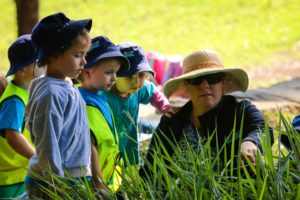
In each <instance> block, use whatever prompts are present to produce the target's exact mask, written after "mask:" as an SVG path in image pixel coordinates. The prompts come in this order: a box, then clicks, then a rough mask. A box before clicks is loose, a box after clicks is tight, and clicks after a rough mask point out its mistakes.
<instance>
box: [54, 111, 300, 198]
mask: <svg viewBox="0 0 300 200" xmlns="http://www.w3.org/2000/svg"><path fill="white" fill-rule="evenodd" d="M268 131H269V130H268V127H266V133H267V134H266V136H263V135H261V138H262V148H263V154H262V155H260V154H259V155H258V156H257V159H256V164H253V163H251V161H250V160H249V159H246V160H244V161H242V160H241V159H240V155H237V156H238V157H237V158H236V156H235V155H234V154H231V155H230V159H229V160H227V159H225V158H223V157H221V156H220V155H221V151H225V152H226V146H220V147H218V148H217V149H216V150H215V151H213V150H212V149H211V148H210V143H211V138H212V137H211V138H209V139H208V140H207V142H206V143H205V144H203V145H201V144H199V149H198V150H196V151H195V149H193V148H191V147H189V148H188V149H187V151H182V149H181V148H180V147H179V146H178V144H176V143H171V142H170V145H171V146H172V148H173V149H174V155H175V157H174V156H170V155H169V154H168V153H167V151H166V149H165V147H164V144H163V143H162V142H161V141H159V142H158V146H159V147H160V148H157V150H156V151H154V153H153V158H154V161H153V162H152V163H148V162H145V166H147V167H148V169H149V171H148V172H149V173H145V174H144V175H145V176H144V178H141V176H140V175H139V171H138V167H137V166H136V167H128V168H125V169H123V173H122V177H123V182H122V185H121V187H120V189H119V191H118V196H119V197H120V196H122V197H123V198H124V199H130V200H131V199H141V200H142V199H153V200H160V199H195V200H196V199H197V200H198V199H241V200H244V199H247V200H248V199H267V200H268V199H270V200H273V199H299V198H300V134H298V133H297V132H295V130H293V129H292V127H291V125H290V122H289V121H288V120H286V118H285V117H284V116H283V115H281V114H280V118H279V127H278V128H276V130H275V131H276V132H277V135H278V137H279V138H280V137H281V135H282V134H286V135H287V136H288V137H289V138H290V142H291V147H292V148H291V150H290V151H288V152H287V153H286V152H282V146H281V145H280V144H279V143H278V142H277V143H275V144H274V145H273V148H277V149H278V153H276V154H275V153H274V152H273V151H272V147H271V142H270V137H269V136H268V135H269V134H268ZM236 133H237V130H236V132H233V133H232V134H233V135H232V136H233V137H234V134H236ZM240 144H241V139H239V140H238V141H236V142H234V143H232V146H231V148H234V146H235V145H238V146H240ZM187 145H189V144H188V143H187ZM213 152H214V153H213ZM225 157H226V153H225ZM174 158H176V159H174ZM234 160H236V161H237V165H235V164H233V161H234ZM56 179H57V180H56ZM54 180H56V181H55V182H56V183H57V184H50V186H51V187H52V189H51V190H50V191H51V193H50V194H51V196H52V198H53V199H74V198H76V199H96V198H100V199H101V198H103V199H117V195H116V194H114V193H112V192H110V191H108V190H102V191H99V190H98V191H97V190H95V189H94V188H92V187H91V186H89V185H88V184H87V183H81V184H79V185H82V187H80V189H75V190H74V185H73V184H72V186H70V184H69V183H70V181H61V180H60V179H58V178H57V177H56V178H55V179H54ZM77 187H78V185H77ZM53 191H57V192H56V193H55V192H53ZM99 195H100V196H99Z"/></svg>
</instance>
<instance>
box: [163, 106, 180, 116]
mask: <svg viewBox="0 0 300 200" xmlns="http://www.w3.org/2000/svg"><path fill="white" fill-rule="evenodd" d="M180 108H181V107H171V108H170V109H169V110H168V111H167V112H166V113H165V114H164V116H166V117H168V118H171V117H172V115H175V114H176V113H177V112H178V111H179V110H180Z"/></svg>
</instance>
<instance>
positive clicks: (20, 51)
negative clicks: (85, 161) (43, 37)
mask: <svg viewBox="0 0 300 200" xmlns="http://www.w3.org/2000/svg"><path fill="white" fill-rule="evenodd" d="M35 49H36V47H35V46H34V44H33V43H32V41H31V36H30V35H23V36H21V37H19V38H18V39H17V40H16V41H15V42H14V43H13V44H12V45H11V46H10V47H9V49H8V59H9V61H10V69H9V71H8V72H7V74H6V76H10V75H14V77H13V79H12V81H11V82H10V83H8V86H7V87H6V89H5V91H4V93H3V95H2V97H1V98H0V163H1V165H0V198H14V197H18V198H21V197H24V195H26V189H25V184H24V179H25V176H26V171H27V170H26V168H27V167H28V165H29V159H30V158H31V157H32V156H33V155H34V154H35V149H34V148H33V147H32V145H31V144H30V142H29V141H30V140H29V137H30V136H29V132H28V131H27V130H26V128H24V110H25V106H26V104H27V101H28V92H27V89H28V86H29V84H30V82H31V81H32V79H33V78H34V77H33V67H34V62H35V60H36V53H35Z"/></svg>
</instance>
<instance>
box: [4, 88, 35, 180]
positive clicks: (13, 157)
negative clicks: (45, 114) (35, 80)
mask: <svg viewBox="0 0 300 200" xmlns="http://www.w3.org/2000/svg"><path fill="white" fill-rule="evenodd" d="M12 97H17V98H19V99H20V100H21V101H22V102H23V103H24V106H25V105H27V102H28V92H27V91H26V90H24V89H22V88H20V87H18V86H16V85H14V84H13V83H8V85H7V88H6V89H5V91H4V93H3V95H2V96H1V98H0V107H1V105H2V103H3V102H4V101H6V100H8V99H9V98H12ZM22 134H23V135H24V136H25V137H26V138H27V139H28V141H30V135H29V131H28V130H27V129H26V128H24V129H23V131H22ZM0 163H1V164H0V185H11V184H15V183H20V182H24V179H25V176H26V172H27V169H26V168H27V167H28V165H29V160H28V159H27V158H25V157H24V156H21V155H20V154H18V153H16V152H15V151H14V150H13V149H12V148H11V147H10V145H9V144H8V142H7V140H6V138H4V137H0Z"/></svg>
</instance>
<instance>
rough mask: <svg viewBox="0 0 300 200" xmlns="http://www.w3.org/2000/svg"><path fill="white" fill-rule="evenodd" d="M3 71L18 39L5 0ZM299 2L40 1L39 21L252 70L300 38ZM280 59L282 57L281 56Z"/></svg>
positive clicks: (0, 48)
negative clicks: (79, 25) (57, 15)
mask: <svg viewBox="0 0 300 200" xmlns="http://www.w3.org/2000/svg"><path fill="white" fill-rule="evenodd" d="M0 6H1V8H2V9H1V12H0V21H1V25H2V29H0V35H1V37H0V71H2V72H4V71H6V70H7V68H8V66H9V64H8V60H7V56H6V51H7V48H8V46H9V44H10V43H12V42H13V40H14V39H15V38H16V36H17V35H16V34H17V31H16V29H17V27H16V12H15V6H14V1H12V0H1V1H0ZM299 10H300V4H299V1H298V0H276V1H272V0H185V1H176V0H164V1H160V2H159V3H158V2H157V1H149V0H139V1H137V0H133V1H131V0H108V1H105V0H78V1H74V0H64V1H56V0H47V1H42V0H40V17H44V16H46V15H49V14H52V13H54V12H57V11H62V12H65V13H66V14H67V15H68V16H69V17H70V18H72V19H82V18H92V19H93V28H92V31H91V35H92V36H98V35H107V36H108V37H109V38H111V39H112V41H114V42H116V43H119V42H122V41H134V42H136V43H138V44H140V45H141V46H142V47H144V49H145V50H146V51H149V50H154V51H158V52H161V53H163V54H177V53H179V54H182V55H184V56H185V55H187V54H189V53H190V52H192V51H194V50H197V49H200V48H212V49H216V50H217V51H219V52H220V54H221V55H222V57H223V58H224V62H225V65H226V66H233V67H234V66H237V67H240V66H241V67H245V68H249V66H253V65H256V64H260V63H264V62H270V59H271V58H273V55H278V54H281V53H282V52H284V55H287V56H288V58H289V59H296V58H299V57H300V55H299V54H300V53H299V51H298V50H299V49H297V51H294V50H293V47H294V46H296V45H295V44H296V43H297V41H299V39H300V34H299V33H300V23H299V21H300V12H299ZM276 57H277V56H276ZM290 57H291V58H290Z"/></svg>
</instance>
